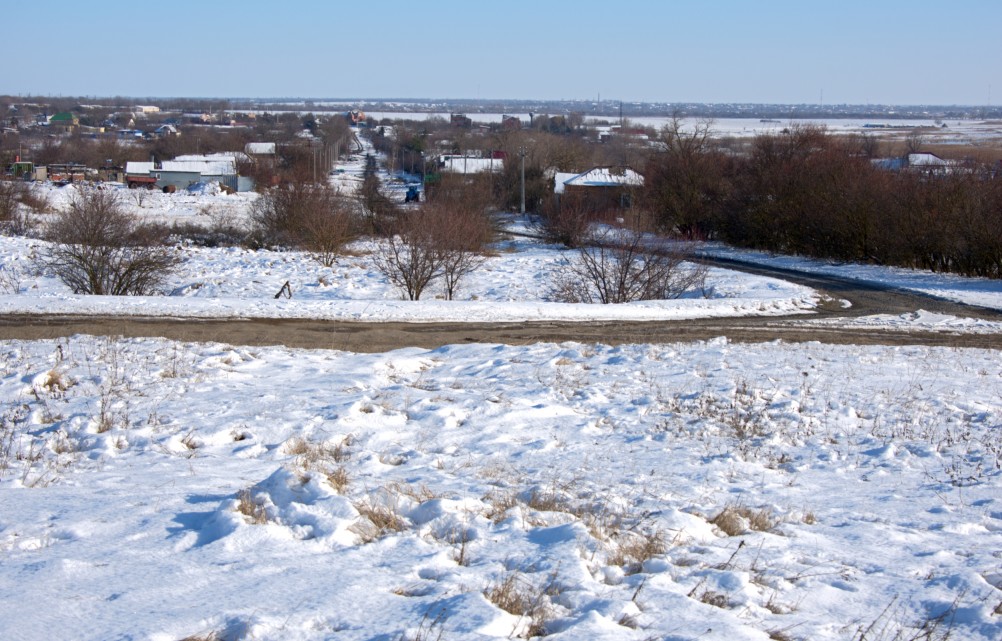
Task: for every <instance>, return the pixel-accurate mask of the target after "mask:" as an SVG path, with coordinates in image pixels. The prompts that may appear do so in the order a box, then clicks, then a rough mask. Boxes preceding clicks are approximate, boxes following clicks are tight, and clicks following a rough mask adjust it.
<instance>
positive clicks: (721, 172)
mask: <svg viewBox="0 0 1002 641" xmlns="http://www.w3.org/2000/svg"><path fill="white" fill-rule="evenodd" d="M664 138H665V150H664V151H662V152H660V153H657V154H655V155H654V156H653V157H652V158H651V159H650V160H649V162H648V165H647V170H646V172H645V173H646V179H647V183H646V189H645V196H644V198H645V205H646V207H645V209H646V210H647V211H649V212H652V215H653V216H654V217H655V223H656V224H657V226H658V227H660V228H661V229H662V230H663V231H668V232H673V233H678V234H681V235H684V236H689V237H702V238H714V239H719V240H722V241H725V242H728V243H731V244H733V245H737V246H740V247H748V248H754V249H762V250H766V251H771V252H779V253H787V254H798V255H805V256H813V257H817V258H824V259H831V260H838V261H862V262H871V263H877V264H882V265H897V266H903V267H912V268H925V269H931V270H934V271H944V272H955V273H958V274H963V275H966V276H986V277H990V278H1002V176H1000V175H997V174H998V167H997V166H995V167H991V166H984V165H981V166H979V165H975V164H968V165H963V164H958V165H953V166H949V167H938V168H936V171H937V172H938V173H933V171H932V170H930V171H921V170H915V169H916V168H912V170H903V171H888V170H886V169H882V168H879V167H877V166H875V165H874V164H873V163H872V162H871V160H870V158H869V157H868V154H867V153H866V152H867V149H866V148H865V139H853V138H846V137H841V136H834V135H831V134H828V133H826V132H825V131H824V130H823V129H820V128H813V127H802V128H791V129H790V130H789V131H788V133H784V134H778V135H769V136H762V137H759V138H758V139H757V140H756V141H755V143H754V145H753V146H752V148H751V150H750V152H749V153H748V154H746V155H734V154H730V153H727V152H726V151H725V150H720V149H718V148H716V147H714V146H713V144H712V141H711V140H710V139H709V138H708V136H705V135H701V134H700V132H699V131H697V132H696V133H688V134H687V133H685V132H683V131H681V129H678V128H676V129H675V130H674V131H673V130H671V128H669V129H666V133H665V136H664Z"/></svg>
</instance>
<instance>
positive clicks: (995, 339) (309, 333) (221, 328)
mask: <svg viewBox="0 0 1002 641" xmlns="http://www.w3.org/2000/svg"><path fill="white" fill-rule="evenodd" d="M703 262H706V263H708V264H712V265H716V266H720V267H726V268H729V269H737V270H740V271H746V272H750V273H754V274H759V275H763V276H771V277H774V278H780V279H783V280H788V281H791V282H795V283H799V284H803V285H806V286H808V287H812V288H814V289H816V290H818V291H819V292H821V293H822V294H826V295H827V296H829V297H830V298H831V299H833V300H831V301H830V302H827V303H824V304H822V305H821V307H820V308H819V309H818V313H816V314H811V315H796V316H784V317H776V316H770V317H745V318H719V319H702V320H680V321H649V322H633V323H628V322H627V323H624V322H615V323H609V322H594V323H581V322H573V323H572V322H526V323H504V324H496V323H492V324H488V323H374V322H347V321H320V320H297V319H213V320H201V319H183V318H181V319H179V318H162V317H150V318H143V317H119V316H111V317H109V316H50V315H37V316H33V315H9V316H0V339H27V340H35V339H44V338H57V337H64V336H72V335H74V334H92V335H106V336H126V337H153V336H161V337H165V338H170V339H174V340H181V341H195V342H204V341H215V342H222V343H229V344H234V345H285V346H288V347H302V348H315V349H341V350H351V351H357V352H383V351H388V350H391V349H397V348H401V347H424V348H435V347H440V346H442V345H449V344H454V343H467V342H478V343H506V344H525V343H533V342H540V341H546V342H563V341H578V342H585V343H590V342H597V343H609V344H622V343H664V342H679V341H683V342H685V341H696V340H708V339H712V338H717V337H721V336H724V337H727V338H728V339H729V340H732V341H736V342H763V341H773V340H784V341H791V342H804V341H820V342H825V343H835V344H883V345H942V346H955V347H980V348H988V349H1002V334H970V333H950V332H930V331H909V330H899V329H880V328H870V327H859V326H845V325H844V324H843V325H841V326H840V325H839V324H837V323H835V324H829V325H818V324H817V323H816V321H817V320H819V319H825V320H835V321H837V320H838V319H847V320H851V319H852V318H854V317H858V316H867V315H872V314H893V315H899V314H905V313H909V312H914V311H916V310H919V309H924V310H927V311H931V312H938V313H943V314H950V315H953V316H958V317H972V318H981V319H988V320H994V321H998V322H1002V312H999V311H995V310H989V309H984V308H979V307H972V306H969V305H962V304H958V303H953V302H950V301H945V300H940V299H936V298H933V297H930V296H924V295H921V294H917V293H912V292H906V291H902V290H895V289H891V288H886V287H880V286H876V285H871V284H867V283H860V282H857V281H852V280H846V279H842V278H836V277H831V276H821V275H808V274H803V273H799V272H792V271H788V270H783V269H777V268H771V267H762V266H759V265H752V264H746V263H739V262H737V261H731V260H723V259H704V260H703ZM841 299H844V300H848V301H849V302H850V303H852V306H851V307H849V308H845V307H843V306H842V305H841V304H839V302H838V300H841Z"/></svg>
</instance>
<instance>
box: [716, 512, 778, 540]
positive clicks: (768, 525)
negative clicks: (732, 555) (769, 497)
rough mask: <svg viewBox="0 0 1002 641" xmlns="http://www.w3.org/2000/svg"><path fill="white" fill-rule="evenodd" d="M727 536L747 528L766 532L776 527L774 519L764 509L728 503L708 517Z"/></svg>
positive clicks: (742, 532) (739, 532)
mask: <svg viewBox="0 0 1002 641" xmlns="http://www.w3.org/2000/svg"><path fill="white" fill-rule="evenodd" d="M710 523H712V524H713V525H716V526H717V527H718V528H720V530H721V531H722V532H723V533H724V534H726V535H727V536H739V535H741V534H744V533H745V532H747V531H748V530H755V531H757V532H768V531H769V530H771V529H772V528H774V527H776V519H775V517H774V516H773V514H772V512H770V511H769V510H766V509H764V508H763V509H761V510H753V509H751V508H748V507H744V506H741V505H729V506H727V507H725V508H724V509H723V510H722V511H721V512H720V513H719V514H717V515H716V516H715V517H713V518H712V519H710Z"/></svg>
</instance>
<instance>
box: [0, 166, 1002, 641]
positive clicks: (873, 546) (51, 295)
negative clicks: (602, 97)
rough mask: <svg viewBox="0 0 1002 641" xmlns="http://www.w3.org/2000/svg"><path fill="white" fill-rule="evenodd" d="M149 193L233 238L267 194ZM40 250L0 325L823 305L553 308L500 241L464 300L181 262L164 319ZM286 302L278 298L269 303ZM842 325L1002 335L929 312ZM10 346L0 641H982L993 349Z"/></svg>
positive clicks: (998, 362) (195, 255)
mask: <svg viewBox="0 0 1002 641" xmlns="http://www.w3.org/2000/svg"><path fill="white" fill-rule="evenodd" d="M351 175H352V174H351V173H350V172H346V174H345V175H341V178H340V179H342V180H350V179H351V178H350V177H351ZM63 189H64V190H65V189H68V188H63ZM69 193H71V192H67V191H61V192H60V194H58V195H54V196H53V197H52V200H53V203H54V205H55V206H57V207H59V206H65V202H67V201H65V200H64V201H62V204H60V200H59V199H60V198H66V197H68V196H67V195H68V194H69ZM150 196H151V198H149V199H148V200H144V202H143V203H142V207H141V208H139V209H140V210H141V211H140V213H141V215H144V216H148V217H150V218H155V219H157V220H162V221H164V222H168V223H170V222H172V221H177V220H185V219H191V220H199V221H201V220H203V219H204V221H206V222H209V223H211V222H213V220H214V219H217V218H218V217H220V216H227V217H232V219H233V220H236V221H239V220H242V217H245V216H246V210H247V207H248V206H249V203H250V201H251V199H252V198H253V196H243V195H231V196H226V195H222V194H215V193H204V194H196V195H190V194H175V195H172V196H171V195H164V194H150ZM126 197H129V195H128V194H126ZM134 204H135V203H134ZM137 207H138V205H137ZM217 212H218V213H217ZM40 247H41V241H38V240H28V239H23V238H8V237H0V265H2V266H3V270H2V271H0V274H3V275H4V279H3V281H2V282H0V285H2V288H3V290H4V291H3V292H2V293H0V313H14V312H47V313H83V314H86V313H102V314H134V315H170V316H195V317H198V316H201V317H317V318H341V319H369V320H419V321H431V320H464V319H465V320H477V321H498V320H547V319H549V320H554V319H563V320H573V319H599V318H601V319H622V320H641V319H669V318H675V319H678V318H690V317H695V316H721V315H731V316H733V315H751V314H756V315H757V314H766V315H775V314H788V313H799V314H801V315H802V316H803V317H804V318H810V316H811V310H812V309H813V308H814V306H815V305H816V303H817V294H816V293H815V292H813V291H811V290H809V289H805V288H802V287H799V286H795V285H791V284H789V283H784V282H782V281H777V280H774V279H766V278H760V277H753V276H747V275H742V274H738V273H736V272H731V271H727V270H713V271H712V272H711V274H710V278H709V281H708V287H707V291H706V294H707V296H708V297H705V298H704V297H692V298H688V299H684V300H680V301H665V302H656V303H644V304H635V305H625V306H620V307H611V306H575V305H563V304H557V303H551V302H547V301H546V292H547V290H548V287H549V277H548V275H549V273H550V272H551V270H552V269H553V268H554V266H555V265H557V264H559V263H560V262H561V261H562V260H564V258H565V257H566V255H567V254H566V252H564V251H561V250H559V249H557V248H554V247H549V246H545V245H542V244H539V243H536V242H533V241H529V240H520V239H517V238H516V239H510V240H506V241H503V242H502V243H500V244H499V245H498V246H497V247H496V248H495V252H496V253H495V255H494V256H492V257H491V258H490V259H489V261H488V262H487V263H486V264H485V266H484V267H483V268H482V269H481V270H480V271H479V272H476V273H475V274H473V275H472V276H470V277H469V280H468V281H464V282H463V283H462V285H461V288H460V292H459V298H460V300H457V301H445V300H441V299H440V298H439V292H437V291H432V292H429V293H428V294H427V296H426V298H427V300H422V301H420V302H417V303H414V302H408V301H402V300H400V294H399V292H397V291H396V290H394V289H393V288H391V287H390V286H389V285H388V284H387V283H386V282H385V280H384V279H383V278H382V276H380V275H379V274H378V272H377V271H376V270H375V269H374V266H373V262H372V257H371V254H370V252H371V251H373V250H374V249H375V247H374V245H372V244H371V243H370V242H363V243H359V244H357V245H356V246H354V247H353V250H354V251H353V254H352V255H351V256H348V257H345V258H344V259H343V260H341V261H340V262H339V263H338V265H337V266H335V267H334V268H332V269H328V268H323V267H321V266H320V265H319V264H318V263H316V262H314V261H312V260H311V259H310V258H309V257H308V256H305V255H304V254H302V253H298V252H250V251H247V250H243V249H238V248H229V249H213V250H209V249H201V248H194V247H184V248H183V250H182V251H183V252H184V254H185V258H186V261H185V263H184V265H183V266H182V268H181V269H180V271H179V272H178V273H177V274H175V275H174V276H173V277H172V279H171V281H170V283H169V284H168V287H167V289H168V291H167V292H166V293H167V294H168V295H165V296H159V297H147V298H126V299H115V298H112V297H85V296H75V295H72V294H71V293H70V292H68V291H67V290H66V288H65V287H64V286H63V285H62V284H61V283H59V282H58V281H57V280H55V279H54V278H51V277H45V276H39V275H36V274H34V273H32V271H31V270H30V269H28V264H29V262H30V257H31V255H32V253H33V252H36V251H38V249H39V248H40ZM710 249H711V250H713V251H724V250H722V249H721V248H710ZM767 258H768V257H764V258H762V259H763V260H765V259H767ZM860 274H861V275H860V277H861V278H867V279H877V280H879V279H882V278H888V279H896V280H900V279H902V278H904V276H905V275H901V274H896V273H895V272H889V271H886V270H885V271H879V270H878V271H875V272H865V273H863V272H860ZM906 275H907V274H906ZM912 276H913V277H914V279H915V282H919V283H922V282H925V283H927V286H928V283H929V282H932V281H931V279H933V278H934V277H935V275H924V276H923V275H921V274H918V275H915V274H912ZM286 281H288V282H289V283H290V286H291V287H292V289H293V292H294V295H293V298H292V299H290V300H286V299H281V300H276V299H274V295H275V293H277V291H278V290H279V288H280V287H281V286H282V285H283V284H284V283H285V282H286ZM936 282H943V281H936ZM993 287H994V289H993ZM953 288H954V289H955V290H958V291H976V292H978V296H979V297H982V298H984V299H986V300H989V301H992V300H995V301H997V300H998V299H1000V298H1002V294H1000V293H999V288H998V286H997V285H992V284H990V283H989V284H984V285H983V286H982V285H980V284H979V285H971V284H970V281H964V280H963V279H957V280H956V283H955V284H954V285H953ZM999 307H1000V308H1002V305H999ZM840 322H844V321H840ZM853 322H854V323H864V324H872V325H877V326H894V327H900V326H907V327H916V328H922V329H928V328H930V327H949V328H950V330H951V331H957V330H964V331H969V330H972V329H973V330H977V331H994V332H998V331H1000V325H999V324H998V323H984V322H981V323H980V324H979V325H977V327H971V326H970V325H966V324H965V323H966V321H964V320H962V319H952V318H948V317H940V316H937V315H933V314H929V313H927V312H922V311H921V310H916V312H915V313H914V314H911V315H907V316H906V317H895V318H881V317H870V318H867V319H859V320H856V321H853ZM0 350H2V354H3V358H2V360H0V559H2V562H0V639H3V640H6V639H14V640H18V641H20V640H24V641H50V640H52V639H60V640H62V639H80V640H88V641H90V640H93V641H104V640H107V639H121V640H125V639H129V640H132V639H135V640H144V641H179V640H181V639H201V640H203V641H208V640H213V641H238V640H255V641H272V640H273V641H319V640H326V639H337V640H341V639H346V640H358V641H363V640H365V641H369V640H374V641H432V640H436V639H437V640H440V641H465V640H471V641H472V640H481V639H507V638H525V637H530V636H534V635H535V636H540V635H547V636H548V637H549V638H553V639H567V640H575V641H577V640H582V639H588V640H591V639H597V640H606V639H608V640H613V639H615V640H619V639H627V640H637V641H646V640H658V641H669V640H670V641H683V640H685V641H688V640H696V639H699V640H712V639H723V640H726V641H743V640H746V639H747V640H765V639H774V640H780V641H782V640H803V641H817V640H822V641H827V640H845V641H862V640H863V639H867V640H871V641H891V640H897V641H904V640H907V639H928V640H937V641H943V640H945V639H947V638H950V639H963V640H972V641H988V640H996V639H999V638H1002V552H1000V550H1002V471H1000V467H1002V439H1000V437H999V430H1000V429H1002V359H1000V358H999V351H998V350H976V349H949V348H931V347H861V346H832V345H822V344H819V343H807V344H785V343H780V342H776V343H769V344H757V345H735V344H730V343H728V342H727V341H726V340H724V339H718V340H715V341H709V342H702V343H691V344H658V345H633V346H622V347H609V346H604V345H595V344H581V343H564V344H546V343H541V344H534V345H524V346H504V345H453V346H447V347H443V348H440V349H436V350H424V349H417V348H411V349H403V350H397V351H393V352H388V353H384V354H356V353H352V352H343V351H322V350H294V349H288V348H279V347H270V348H257V347H255V348H250V347H234V346H230V345H224V344H193V343H182V342H174V341H168V340H161V339H114V338H95V337H86V336H76V337H72V338H69V339H62V340H42V341H2V342H0Z"/></svg>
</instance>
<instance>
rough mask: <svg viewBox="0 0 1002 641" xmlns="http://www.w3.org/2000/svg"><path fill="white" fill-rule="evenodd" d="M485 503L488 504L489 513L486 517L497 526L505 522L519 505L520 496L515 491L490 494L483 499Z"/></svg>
mask: <svg viewBox="0 0 1002 641" xmlns="http://www.w3.org/2000/svg"><path fill="white" fill-rule="evenodd" d="M483 501H484V503H486V504H487V512H486V514H484V516H485V517H487V518H488V519H490V521H491V522H492V523H495V524H497V523H500V522H501V521H503V520H505V518H506V517H507V515H508V511H509V510H510V509H512V508H513V507H515V506H516V505H518V495H517V494H516V493H515V492H513V491H508V492H500V491H497V492H490V493H488V494H487V495H486V496H485V497H484V498H483Z"/></svg>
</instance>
